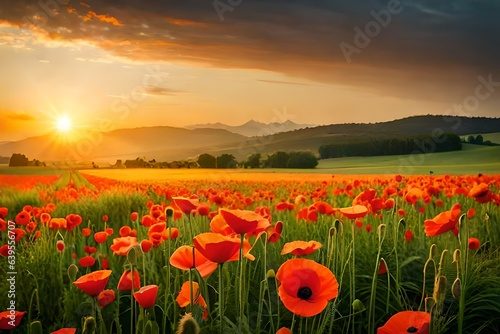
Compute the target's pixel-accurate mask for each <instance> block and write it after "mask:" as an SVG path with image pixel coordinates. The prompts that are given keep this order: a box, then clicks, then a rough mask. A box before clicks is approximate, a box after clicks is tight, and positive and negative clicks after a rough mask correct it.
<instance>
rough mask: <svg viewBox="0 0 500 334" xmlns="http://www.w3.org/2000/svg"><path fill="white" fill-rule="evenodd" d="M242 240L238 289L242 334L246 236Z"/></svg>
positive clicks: (239, 323) (242, 236) (239, 325)
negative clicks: (244, 243)
mask: <svg viewBox="0 0 500 334" xmlns="http://www.w3.org/2000/svg"><path fill="white" fill-rule="evenodd" d="M240 240H241V244H240V263H239V265H240V282H239V284H238V288H239V291H238V293H239V298H240V319H239V322H238V328H239V330H240V332H241V328H242V327H241V326H242V323H243V309H244V307H245V306H244V305H245V303H244V302H243V269H244V266H243V242H244V241H245V235H244V234H241V236H240Z"/></svg>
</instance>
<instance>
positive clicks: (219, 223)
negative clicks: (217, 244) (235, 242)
mask: <svg viewBox="0 0 500 334" xmlns="http://www.w3.org/2000/svg"><path fill="white" fill-rule="evenodd" d="M210 230H211V231H212V232H214V233H218V234H222V235H231V234H234V231H233V229H232V228H231V226H229V225H228V224H227V222H226V221H225V220H224V218H223V217H222V215H221V214H220V213H218V214H216V215H215V216H214V217H213V218H212V220H211V221H210Z"/></svg>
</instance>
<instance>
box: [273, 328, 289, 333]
mask: <svg viewBox="0 0 500 334" xmlns="http://www.w3.org/2000/svg"><path fill="white" fill-rule="evenodd" d="M276 334H292V332H291V331H290V329H289V328H286V327H281V328H280V329H278V330H277V331H276Z"/></svg>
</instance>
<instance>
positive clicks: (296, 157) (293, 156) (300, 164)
mask: <svg viewBox="0 0 500 334" xmlns="http://www.w3.org/2000/svg"><path fill="white" fill-rule="evenodd" d="M317 165H318V158H317V157H316V156H315V155H314V154H313V153H311V152H290V158H289V159H288V165H287V167H288V168H314V167H316V166H317Z"/></svg>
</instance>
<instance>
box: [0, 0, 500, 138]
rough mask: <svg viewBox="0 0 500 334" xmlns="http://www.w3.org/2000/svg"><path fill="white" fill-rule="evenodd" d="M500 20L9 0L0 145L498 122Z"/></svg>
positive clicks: (295, 6)
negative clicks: (448, 119) (284, 126)
mask: <svg viewBox="0 0 500 334" xmlns="http://www.w3.org/2000/svg"><path fill="white" fill-rule="evenodd" d="M499 16H500V2H498V1H496V0H474V1H472V0H471V1H466V0H455V1H451V0H442V1H420V0H412V1H406V0H405V1H401V2H399V1H397V0H392V1H388V2H386V1H362V2H360V1H356V2H354V1H351V0H341V1H338V0H317V1H314V0H304V1H293V0H265V1H264V0H215V1H212V0H210V1H206V0H186V1H181V0H178V1H173V0H154V1H153V0H147V1H139V0H135V1H133V0H120V1H118V0H109V1H85V2H78V1H68V0H42V1H27V0H16V1H3V2H2V4H0V141H8V140H19V139H23V138H26V137H31V136H36V135H40V134H44V133H47V132H49V131H54V129H55V125H56V123H57V122H58V120H59V119H60V118H61V117H62V116H67V117H69V118H70V119H71V120H72V123H73V125H74V126H75V127H80V128H96V127H99V126H100V125H99V124H104V123H103V122H105V123H106V124H107V125H106V127H105V129H106V130H109V129H112V128H128V127H138V126H153V125H170V126H185V125H190V124H196V123H212V122H223V123H226V124H230V125H239V124H242V123H245V122H246V121H248V120H250V119H254V120H257V121H260V122H265V123H269V122H273V121H278V122H282V121H285V120H286V119H289V120H291V121H294V122H296V123H307V124H332V123H351V122H362V123H367V122H380V121H388V120H392V119H395V118H402V117H407V116H410V115H420V114H460V113H462V114H463V115H465V114H467V115H470V116H488V117H499V116H500V113H499V110H500V65H499V61H500V43H499V37H498V33H499V32H500V20H499V19H498V17H499ZM377 20H378V21H377ZM360 31H361V32H362V33H363V35H364V36H361V35H360V34H359V32H360ZM365 34H366V35H365ZM346 50H348V52H347V53H349V52H350V54H349V55H348V57H346V55H347V53H346ZM479 76H482V78H483V79H484V80H483V81H481V80H478V77H479ZM488 78H489V79H488ZM488 80H490V84H489V85H488V87H485V86H484V82H488ZM491 82H492V83H491ZM478 85H483V86H482V87H479V88H478ZM478 92H479V93H478ZM477 94H480V96H481V98H480V99H478V98H471V97H474V96H478V95H477ZM474 101H476V102H477V101H480V103H478V104H477V105H474V104H469V106H468V109H463V108H462V110H463V111H460V108H456V109H453V105H454V104H455V105H460V104H464V103H474Z"/></svg>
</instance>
